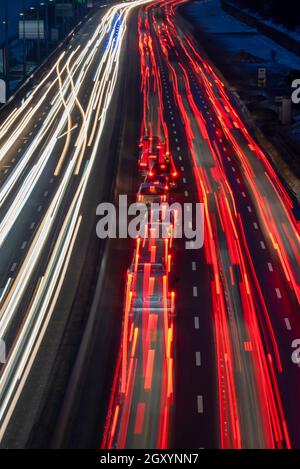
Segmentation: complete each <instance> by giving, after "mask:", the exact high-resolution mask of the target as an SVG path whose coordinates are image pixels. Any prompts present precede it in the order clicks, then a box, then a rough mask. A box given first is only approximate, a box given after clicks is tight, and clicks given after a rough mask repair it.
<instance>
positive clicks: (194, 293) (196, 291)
mask: <svg viewBox="0 0 300 469" xmlns="http://www.w3.org/2000/svg"><path fill="white" fill-rule="evenodd" d="M193 296H198V287H193Z"/></svg>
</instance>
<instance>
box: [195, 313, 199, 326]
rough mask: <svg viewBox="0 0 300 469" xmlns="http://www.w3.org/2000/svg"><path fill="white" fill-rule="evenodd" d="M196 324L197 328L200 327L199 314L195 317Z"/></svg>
mask: <svg viewBox="0 0 300 469" xmlns="http://www.w3.org/2000/svg"><path fill="white" fill-rule="evenodd" d="M194 326H195V329H199V316H195V317H194Z"/></svg>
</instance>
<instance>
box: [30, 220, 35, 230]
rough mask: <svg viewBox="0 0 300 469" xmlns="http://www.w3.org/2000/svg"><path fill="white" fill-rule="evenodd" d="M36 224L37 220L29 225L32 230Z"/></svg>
mask: <svg viewBox="0 0 300 469" xmlns="http://www.w3.org/2000/svg"><path fill="white" fill-rule="evenodd" d="M34 225H35V222H34V221H33V222H32V223H31V225H30V227H29V229H30V230H32V229H33V228H34Z"/></svg>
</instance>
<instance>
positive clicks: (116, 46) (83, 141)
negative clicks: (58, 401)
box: [1, 4, 134, 436]
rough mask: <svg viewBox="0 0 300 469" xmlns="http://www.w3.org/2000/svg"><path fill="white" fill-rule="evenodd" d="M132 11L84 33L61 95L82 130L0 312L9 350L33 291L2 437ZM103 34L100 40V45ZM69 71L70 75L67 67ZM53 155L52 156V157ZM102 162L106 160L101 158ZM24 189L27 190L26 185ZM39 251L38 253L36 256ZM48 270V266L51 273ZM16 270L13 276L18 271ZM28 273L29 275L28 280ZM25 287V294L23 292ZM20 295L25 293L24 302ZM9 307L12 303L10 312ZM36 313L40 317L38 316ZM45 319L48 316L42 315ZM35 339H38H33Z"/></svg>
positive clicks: (65, 256)
mask: <svg viewBox="0 0 300 469" xmlns="http://www.w3.org/2000/svg"><path fill="white" fill-rule="evenodd" d="M133 6H134V4H133ZM131 8H132V5H130V6H129V5H127V4H125V6H124V7H123V10H122V6H121V9H120V11H121V12H123V13H122V15H121V16H118V15H117V14H116V13H115V11H117V10H115V8H112V9H111V10H108V12H107V13H106V16H104V21H105V22H104V23H103V25H102V24H101V23H100V27H98V28H96V27H95V25H94V26H93V24H91V25H89V27H91V29H92V32H93V39H92V40H89V38H90V35H89V33H88V32H87V33H85V34H86V36H87V40H89V42H88V43H87V47H86V49H85V50H84V52H82V53H81V54H82V55H81V56H80V57H79V58H78V59H77V61H78V65H79V64H80V61H81V60H82V58H84V55H87V58H86V59H85V60H86V61H85V64H84V66H83V67H81V70H80V71H79V72H78V76H75V75H74V77H73V80H74V84H73V81H72V79H70V81H69V85H70V87H71V90H73V91H74V87H75V90H76V91H74V92H71V93H70V94H67V96H68V98H66V101H64V99H63V98H62V96H61V95H60V96H59V97H60V99H61V101H62V102H63V104H64V107H65V104H66V103H67V106H68V107H70V108H72V106H73V105H75V104H76V105H77V107H78V108H79V110H80V114H81V117H83V122H82V127H81V131H80V132H79V133H78V134H77V136H76V138H77V139H78V140H77V145H76V147H75V148H74V149H73V150H72V153H73V152H74V157H72V153H71V155H69V154H68V147H67V146H66V154H65V158H66V159H67V156H68V157H69V158H70V156H71V158H72V159H70V160H69V161H66V163H64V165H65V166H63V167H62V168H61V171H60V174H61V176H60V174H58V179H59V183H58V188H57V191H56V193H55V194H54V195H53V198H52V200H51V202H50V205H49V207H48V208H47V211H46V213H45V214H44V219H43V221H42V223H41V224H40V225H39V226H38V227H37V231H36V233H35V239H34V242H35V244H34V242H33V243H32V244H31V246H30V247H29V249H28V252H27V253H26V258H25V260H24V262H23V264H22V266H21V269H20V270H19V271H18V272H17V277H16V279H15V281H14V283H12V284H11V285H10V288H9V289H8V291H7V292H6V295H5V297H4V298H3V304H2V310H1V321H2V325H1V327H2V330H1V335H2V337H5V338H7V339H8V345H10V337H9V332H10V331H8V328H9V327H10V326H11V329H13V326H14V321H13V319H14V309H13V308H16V306H17V303H19V305H20V306H21V307H22V305H23V303H22V302H23V301H24V297H27V296H28V286H30V287H31V288H32V292H34V299H33V300H31V302H30V303H28V307H29V309H27V316H26V321H25V323H23V324H22V327H20V329H19V330H18V329H14V331H13V332H15V333H16V332H17V333H18V337H17V342H14V343H13V346H12V347H11V349H10V348H9V349H8V351H9V352H10V355H9V357H8V362H7V364H6V366H4V367H3V369H2V376H1V379H2V384H1V385H2V386H4V387H3V388H2V391H3V394H2V396H1V397H2V398H5V400H3V401H2V402H3V407H2V410H1V412H3V413H2V416H3V417H4V416H5V420H4V421H3V422H2V423H3V425H2V427H1V435H2V436H3V434H4V432H5V428H6V426H7V424H8V423H9V419H10V415H11V412H12V411H13V408H14V406H15V404H16V402H17V398H18V395H15V400H14V401H10V396H12V394H11V393H13V392H14V390H15V389H16V384H17V386H19V388H20V382H18V383H16V381H14V380H15V378H16V376H15V375H9V374H8V373H7V372H8V370H9V368H10V367H12V366H14V367H15V366H18V367H19V370H20V371H19V373H22V371H21V370H22V368H21V367H23V366H24V364H25V363H26V356H25V355H23V356H22V355H21V356H20V355H18V354H19V352H20V350H22V349H20V347H23V350H24V353H25V352H26V354H27V353H32V354H33V355H32V358H33V357H34V356H35V354H36V353H37V350H38V346H39V342H37V343H34V341H33V340H32V339H31V341H28V333H30V334H34V336H33V335H32V336H31V337H38V341H40V340H41V339H42V336H43V334H44V331H45V329H46V327H47V324H48V321H49V320H50V318H51V315H52V312H53V309H54V307H55V302H56V300H57V296H58V293H59V291H60V288H61V286H62V282H63V279H64V277H65V274H66V267H67V264H68V262H69V260H70V257H71V253H72V249H73V246H74V242H75V240H76V237H77V235H78V230H79V227H80V224H81V221H82V219H83V214H82V215H80V216H79V210H80V205H81V201H82V200H83V196H84V193H85V189H86V186H87V182H88V180H89V175H90V173H91V171H92V168H93V163H94V161H95V159H96V156H97V153H98V152H99V149H98V147H99V140H100V137H101V135H102V131H103V125H104V122H105V118H106V111H107V108H108V105H109V103H110V100H111V96H112V92H113V89H114V86H115V82H116V78H117V73H118V65H119V61H118V58H119V56H120V51H121V44H122V38H123V35H124V31H125V28H126V16H127V14H128V11H129V10H130V9H131ZM98 15H99V13H97V14H96V15H95V17H94V21H95V22H97V24H98V23H99V16H98ZM109 25H110V26H109ZM101 30H102V37H103V39H102V40H101ZM92 45H93V47H92ZM98 47H99V48H100V50H101V51H102V59H101V55H100V60H98V61H97V60H95V57H96V55H95V54H97V49H98ZM102 47H103V49H102ZM93 59H94V60H93ZM114 59H115V60H114ZM90 64H93V67H94V70H93V67H91V70H90V72H91V75H86V72H87V70H89V68H90ZM76 67H77V63H76ZM67 72H69V70H68V66H67ZM85 75H86V76H85ZM93 77H95V80H93ZM84 78H86V79H87V81H88V82H91V83H93V87H92V89H91V87H89V88H88V87H87V86H85V90H84V96H82V97H81V99H82V104H81V103H80V102H79V99H78V98H77V97H76V95H75V92H76V93H77V90H78V89H79V87H80V85H81V82H82V80H83V79H84ZM59 97H58V99H59ZM85 98H89V105H88V111H87V112H86V113H85V114H84V111H83V109H82V105H84V104H85V103H84V100H85ZM93 114H95V116H94V117H93V119H92V118H91V117H92V115H93ZM68 115H69V109H68V110H66V111H64V114H63V116H62V118H61V122H60V124H59V125H58V127H56V128H55V129H54V131H53V132H54V138H53V141H54V140H55V132H56V135H59V134H60V132H61V131H63V129H64V127H65V122H66V118H67V121H68V125H69V127H68V129H69V130H70V125H71V123H70V122H69V121H70V119H69V117H68ZM85 135H86V137H85ZM72 137H73V136H72ZM51 138H52V137H51ZM66 142H67V145H68V144H69V143H70V142H69V141H68V135H67V136H66ZM54 143H55V142H54ZM89 146H90V148H89ZM51 148H52V147H51ZM51 148H49V150H47V152H45V157H46V158H47V159H48V160H49V157H50V154H49V151H51ZM53 154H54V155H55V153H53ZM98 155H101V153H100V154H99V153H98ZM43 156H44V155H43ZM60 156H61V155H60ZM81 158H84V159H82V161H81ZM99 158H100V156H98V159H99ZM102 158H104V157H103V156H102ZM51 163H52V159H51ZM103 163H104V160H103ZM36 166H37V165H33V167H32V169H30V171H32V172H34V171H36ZM41 169H42V168H41ZM52 170H53V166H52ZM73 171H74V172H75V174H74V177H73V178H72V172H73ZM41 173H42V172H41ZM40 182H42V181H41V179H40V180H39V183H40ZM28 190H29V191H31V187H30V186H29V188H28ZM43 195H44V197H46V196H47V195H48V192H47V190H46V191H45V192H44V194H43ZM20 203H21V204H22V203H23V202H22V197H21V198H20ZM42 208H43V207H42ZM10 209H11V206H10V207H9V210H10ZM54 215H57V218H56V220H55V225H53V221H54V217H53V216H54ZM77 217H78V218H77ZM16 221H17V222H18V221H19V218H17V219H16ZM47 225H49V227H51V225H53V231H52V233H51V236H48V234H47V231H48V226H47ZM34 227H35V226H34V225H33V226H32V227H31V229H33V228H34ZM19 229H20V230H22V226H21V227H19ZM45 235H46V237H45ZM40 243H42V244H40ZM41 245H42V247H44V248H45V250H44V253H45V254H44V255H43V256H41V254H40V253H39V251H40V252H41V249H40V246H41ZM37 249H38V251H37V252H35V251H36V250H37ZM33 259H34V261H33ZM37 261H39V262H38V264H36V262H37ZM26 263H27V266H26ZM35 264H36V265H35ZM49 266H51V267H50V268H49ZM33 267H36V270H35V271H33ZM15 270H16V271H17V269H16V266H15ZM29 274H30V275H31V274H32V277H31V278H30V280H29ZM57 281H58V284H57V286H56V290H54V288H55V287H54V285H55V282H57ZM18 282H19V284H20V285H21V289H20V287H19V290H17V293H15V292H14V293H13V294H12V289H13V288H15V284H17V285H18ZM20 282H22V283H20ZM29 282H30V283H29ZM26 287H27V290H25V288H26ZM43 291H44V292H43ZM52 292H53V293H54V292H55V294H54V297H53V298H52V299H51V296H52ZM22 294H24V296H23V297H22ZM41 295H42V296H41ZM39 301H42V302H41V303H40V305H38V302H39ZM12 303H14V306H13V308H12ZM51 303H52V304H51ZM38 306H39V307H38ZM37 308H38V309H37ZM25 311H26V309H25V307H24V312H25ZM37 312H38V315H39V317H38V316H37ZM18 313H19V314H18V316H20V311H18ZM44 314H45V315H46V316H43V315H44ZM31 317H32V318H33V320H34V321H35V320H36V318H37V319H38V320H37V321H36V322H35V323H34V322H32V319H31ZM43 319H45V322H44V324H43V327H42V329H40V330H39V328H40V324H41V322H40V321H42V320H43ZM7 331H8V332H7ZM5 334H6V335H5ZM36 334H40V335H39V336H37V335H36ZM26 335H27V337H26ZM24 347H25V348H24ZM29 347H33V348H32V349H31V351H29V350H28V348H29ZM20 357H21V359H25V362H22V361H20ZM26 366H28V367H30V366H31V362H27V364H26ZM8 367H9V368H8ZM29 369H30V368H28V370H29ZM26 373H27V372H26ZM26 373H25V374H23V377H22V381H21V385H22V386H23V385H24V383H25V381H26V377H27V376H26ZM5 380H6V381H5ZM9 380H11V382H9ZM6 390H7V392H8V394H7V396H6V395H5V393H4V391H5V392H6ZM7 408H8V409H9V413H7Z"/></svg>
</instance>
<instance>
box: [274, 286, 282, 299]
mask: <svg viewBox="0 0 300 469" xmlns="http://www.w3.org/2000/svg"><path fill="white" fill-rule="evenodd" d="M275 292H276V296H277V298H278V299H279V300H280V299H281V298H282V296H281V291H280V290H279V288H275Z"/></svg>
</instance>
